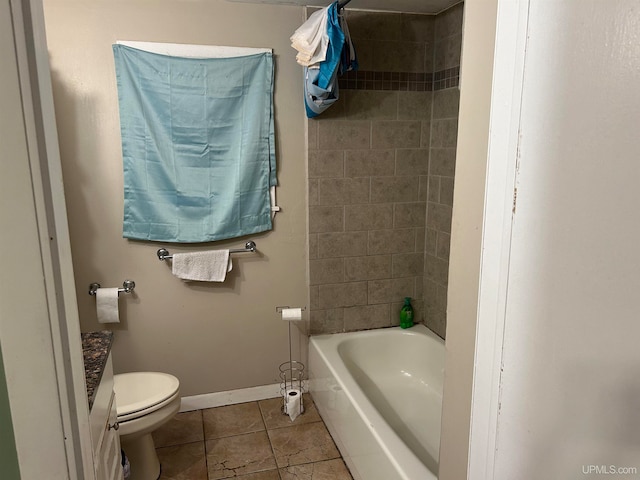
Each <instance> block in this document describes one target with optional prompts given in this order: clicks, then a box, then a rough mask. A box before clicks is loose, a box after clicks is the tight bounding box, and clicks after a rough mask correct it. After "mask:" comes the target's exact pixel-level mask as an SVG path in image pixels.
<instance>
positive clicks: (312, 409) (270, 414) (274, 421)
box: [258, 393, 322, 430]
mask: <svg viewBox="0 0 640 480" xmlns="http://www.w3.org/2000/svg"><path fill="white" fill-rule="evenodd" d="M258 404H259V405H260V411H261V412H262V418H263V419H264V424H265V425H266V426H267V430H270V429H272V428H279V427H290V426H292V425H302V424H304V423H312V422H319V421H320V420H322V419H321V418H320V415H319V414H318V411H317V410H316V406H315V404H314V403H313V400H312V399H311V395H309V394H306V393H305V394H304V395H303V396H302V404H303V405H304V413H303V414H302V415H298V417H297V418H296V419H295V420H294V421H293V422H292V421H291V418H289V416H288V415H283V414H282V398H280V397H278V398H270V399H268V400H260V401H259V402H258Z"/></svg>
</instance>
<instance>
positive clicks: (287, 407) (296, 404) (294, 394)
mask: <svg viewBox="0 0 640 480" xmlns="http://www.w3.org/2000/svg"><path fill="white" fill-rule="evenodd" d="M303 412H304V405H303V404H302V392H301V391H300V390H299V389H297V388H290V389H289V390H287V391H286V393H285V401H284V413H286V414H287V415H289V418H290V419H291V421H292V422H293V421H294V420H295V419H296V418H298V415H300V414H301V413H303Z"/></svg>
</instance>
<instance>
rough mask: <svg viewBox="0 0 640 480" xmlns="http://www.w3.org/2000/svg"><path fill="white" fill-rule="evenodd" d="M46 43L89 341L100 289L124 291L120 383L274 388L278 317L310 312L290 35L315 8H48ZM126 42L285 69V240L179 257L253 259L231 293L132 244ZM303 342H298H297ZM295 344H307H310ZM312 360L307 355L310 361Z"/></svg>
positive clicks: (279, 349)
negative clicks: (127, 219) (258, 50)
mask: <svg viewBox="0 0 640 480" xmlns="http://www.w3.org/2000/svg"><path fill="white" fill-rule="evenodd" d="M45 15H46V23H47V41H48V44H49V50H50V55H51V67H52V77H53V87H54V97H55V106H56V117H57V122H58V130H59V138H60V149H61V156H62V163H63V171H64V183H65V189H66V197H67V210H68V215H69V227H70V232H71V242H72V249H73V262H74V269H75V277H76V288H77V292H78V304H79V310H80V318H81V328H82V330H83V331H90V330H97V329H102V328H104V326H103V325H100V324H98V323H97V321H96V315H95V298H93V297H90V296H89V295H88V294H87V293H86V292H87V288H88V285H89V283H91V282H99V283H101V284H102V285H103V286H111V287H115V286H119V285H121V284H122V282H123V280H125V279H126V278H130V279H133V280H135V282H136V290H135V294H134V295H126V296H123V297H121V300H120V315H121V323H120V325H117V326H113V327H108V328H110V329H113V330H114V331H115V344H114V347H113V356H114V363H115V369H116V372H126V371H138V370H158V371H164V372H168V373H172V374H175V375H176V376H177V377H178V378H179V379H180V381H181V387H182V394H183V395H194V394H201V393H209V392H217V391H225V390H230V389H237V388H244V387H251V386H256V385H264V384H270V383H275V382H277V381H278V378H277V367H278V364H279V363H281V362H282V361H284V360H285V359H286V357H287V356H288V350H287V329H286V324H285V323H284V322H282V320H279V317H278V316H277V314H276V312H275V307H276V306H277V305H292V306H307V305H308V291H307V288H306V285H307V274H306V265H307V254H306V208H305V205H306V202H305V196H306V182H305V175H306V172H305V170H306V167H305V164H306V162H305V147H304V146H305V138H304V137H305V129H304V121H303V118H304V113H303V105H302V103H301V98H302V86H301V82H300V80H301V69H300V67H299V66H298V65H297V64H296V63H295V60H294V58H295V55H294V53H295V52H294V50H292V49H291V48H290V46H289V40H288V38H289V36H290V35H291V33H292V32H293V31H294V30H295V29H296V28H297V27H298V26H299V25H300V23H301V21H302V19H303V12H302V8H297V7H284V6H283V7H280V6H262V5H248V4H236V3H230V2H226V1H222V0H206V1H205V0H202V1H199V0H197V1H189V2H186V1H166V0H159V1H153V2H151V1H144V0H134V1H129V0H127V1H102V0H98V1H91V2H85V1H71V0H46V1H45ZM117 40H141V41H158V42H172V43H194V44H211V45H233V46H248V47H271V48H273V49H274V53H275V58H276V84H275V108H276V136H277V153H278V178H279V182H280V187H279V188H278V203H279V205H280V206H281V207H282V209H283V211H282V213H279V214H278V215H277V217H276V220H275V226H274V229H273V231H271V232H267V233H262V234H258V235H254V236H251V237H247V238H241V239H233V240H228V241H223V242H216V243H212V244H201V245H167V247H168V248H169V250H170V251H171V252H172V253H173V252H186V251H197V250H203V249H210V248H221V247H232V248H235V247H241V246H243V245H244V243H245V241H246V240H247V239H249V238H250V239H252V240H254V241H255V242H256V243H257V246H258V249H259V253H258V254H240V255H236V256H234V270H233V272H232V273H231V274H230V277H229V278H228V279H227V281H226V282H225V283H223V284H215V285H214V284H198V285H187V284H185V283H183V282H181V281H180V280H178V279H177V278H175V277H173V276H172V275H171V268H170V264H169V263H163V262H160V261H158V259H157V257H156V250H157V249H158V248H159V247H160V246H165V245H163V244H157V243H153V242H138V241H129V240H125V239H123V238H122V204H123V186H122V156H121V147H120V135H119V119H118V106H117V96H116V84H115V75H114V66H113V54H112V50H111V45H112V44H113V43H114V42H115V41H117ZM294 340H296V339H295V338H294ZM296 343H302V342H301V339H299V338H298V339H297V341H296ZM302 355H303V356H304V354H302Z"/></svg>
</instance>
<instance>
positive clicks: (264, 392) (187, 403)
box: [180, 383, 280, 413]
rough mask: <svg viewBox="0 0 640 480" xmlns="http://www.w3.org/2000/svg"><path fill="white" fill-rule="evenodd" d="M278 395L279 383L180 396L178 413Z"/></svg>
mask: <svg viewBox="0 0 640 480" xmlns="http://www.w3.org/2000/svg"><path fill="white" fill-rule="evenodd" d="M279 396H280V384H279V383H274V384H272V385H261V386H259V387H249V388H241V389H238V390H227V391H225V392H214V393H203V394H202V395H192V396H189V397H182V402H181V404H180V413H182V412H190V411H192V410H203V409H205V408H214V407H224V406H226V405H235V404H237V403H246V402H255V401H258V400H266V399H268V398H274V397H279Z"/></svg>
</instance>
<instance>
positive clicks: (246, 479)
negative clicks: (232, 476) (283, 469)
mask: <svg viewBox="0 0 640 480" xmlns="http://www.w3.org/2000/svg"><path fill="white" fill-rule="evenodd" d="M236 478H237V479H238V480H280V475H279V474H278V470H268V471H266V472H258V473H250V474H249V475H240V476H239V477H236Z"/></svg>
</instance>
